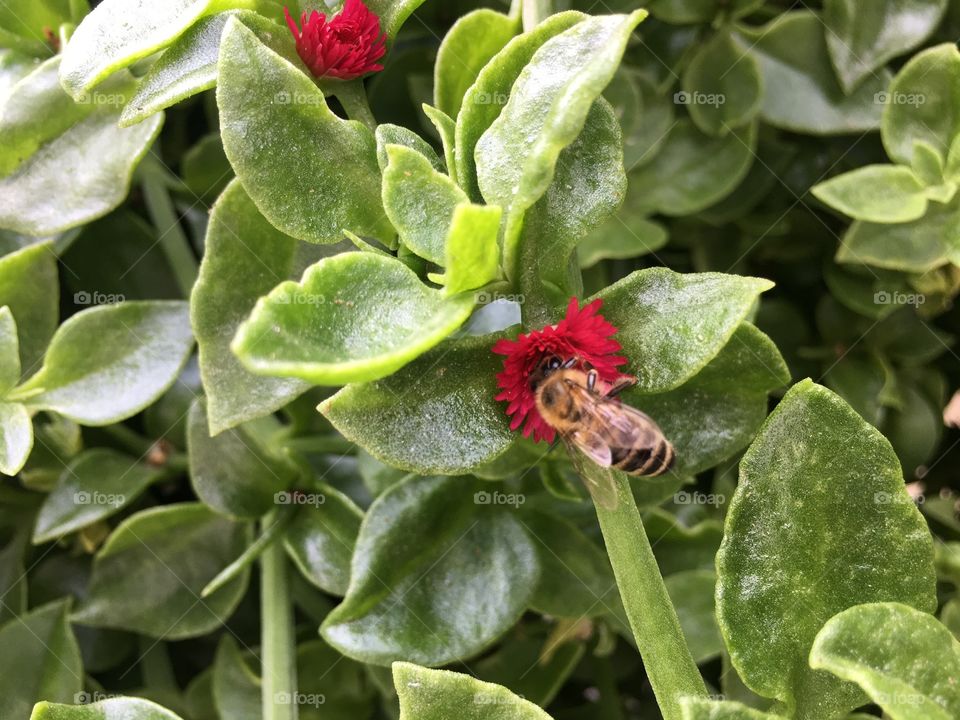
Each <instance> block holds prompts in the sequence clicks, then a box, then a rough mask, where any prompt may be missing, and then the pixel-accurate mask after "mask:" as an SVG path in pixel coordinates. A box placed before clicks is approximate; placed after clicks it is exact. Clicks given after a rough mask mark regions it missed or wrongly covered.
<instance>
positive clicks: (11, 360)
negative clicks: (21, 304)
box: [0, 305, 20, 397]
mask: <svg viewBox="0 0 960 720" xmlns="http://www.w3.org/2000/svg"><path fill="white" fill-rule="evenodd" d="M18 382H20V342H19V341H18V339H17V321H16V320H15V319H14V317H13V313H12V312H10V308H9V306H7V305H4V306H3V307H0V397H3V396H5V395H6V394H7V392H9V391H10V390H11V389H12V388H13V386H14V385H16V384H17V383H18Z"/></svg>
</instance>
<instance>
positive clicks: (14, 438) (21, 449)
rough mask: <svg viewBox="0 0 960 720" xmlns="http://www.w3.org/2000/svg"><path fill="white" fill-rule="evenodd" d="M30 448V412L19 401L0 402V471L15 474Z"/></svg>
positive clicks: (31, 432) (25, 459) (21, 465)
mask: <svg viewBox="0 0 960 720" xmlns="http://www.w3.org/2000/svg"><path fill="white" fill-rule="evenodd" d="M32 449H33V425H32V423H31V422H30V413H29V412H28V411H27V409H26V408H25V407H24V406H23V405H21V404H20V403H6V402H5V403H0V473H3V474H4V475H16V474H17V473H18V472H20V470H22V469H23V466H24V465H25V464H26V462H27V458H28V457H30V451H31V450H32Z"/></svg>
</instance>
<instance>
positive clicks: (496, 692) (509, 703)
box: [393, 662, 550, 720]
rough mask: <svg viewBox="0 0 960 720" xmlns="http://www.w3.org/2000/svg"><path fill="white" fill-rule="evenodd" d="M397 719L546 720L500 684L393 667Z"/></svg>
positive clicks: (401, 665)
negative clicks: (398, 708) (398, 716)
mask: <svg viewBox="0 0 960 720" xmlns="http://www.w3.org/2000/svg"><path fill="white" fill-rule="evenodd" d="M393 682H394V685H395V686H396V688H397V695H399V696H400V720H449V719H450V718H452V717H456V718H460V719H461V720H550V716H549V715H547V713H545V712H544V711H543V710H541V709H540V708H539V707H537V706H536V705H534V704H533V703H531V702H528V701H527V700H524V699H523V698H522V697H520V696H518V695H514V694H513V693H512V692H510V691H509V690H507V689H506V688H505V687H503V686H502V685H494V684H492V683H487V682H483V681H481V680H477V679H476V678H473V677H470V676H469V675H462V674H460V673H455V672H450V671H449V670H428V669H427V668H424V667H419V666H417V665H413V664H411V663H406V662H396V663H394V664H393Z"/></svg>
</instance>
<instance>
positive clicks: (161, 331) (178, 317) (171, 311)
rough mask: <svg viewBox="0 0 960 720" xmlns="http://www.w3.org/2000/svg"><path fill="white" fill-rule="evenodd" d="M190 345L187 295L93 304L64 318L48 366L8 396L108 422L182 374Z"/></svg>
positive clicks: (90, 421) (136, 408) (85, 420)
mask: <svg viewBox="0 0 960 720" xmlns="http://www.w3.org/2000/svg"><path fill="white" fill-rule="evenodd" d="M192 347H193V337H192V335H191V334H190V322H189V318H188V315H187V306H186V303H183V302H178V301H163V300H155V301H144V302H124V303H120V304H119V305H101V306H98V307H94V308H90V309H89V310H84V311H82V312H79V313H77V314H76V315H74V316H73V317H71V318H70V319H69V320H67V321H66V322H65V323H64V324H63V325H61V326H60V328H59V329H58V330H57V333H56V334H55V335H54V337H53V340H52V341H51V342H50V347H49V349H48V350H47V354H46V357H45V358H44V361H43V367H41V368H40V370H39V371H38V372H37V373H36V375H34V376H33V377H31V378H30V379H29V380H28V381H27V382H25V383H24V384H23V385H21V386H20V387H19V388H17V389H16V390H14V391H13V393H11V395H10V398H11V399H18V400H21V401H22V402H24V403H26V404H27V405H28V406H29V407H31V408H38V409H42V410H53V411H54V412H58V413H60V414H61V415H65V416H67V417H68V418H70V419H71V420H75V421H76V422H78V423H81V424H83V425H110V424H111V423H115V422H119V421H120V420H124V419H126V418H128V417H130V416H131V415H135V414H136V413H138V412H140V411H141V410H143V409H144V408H145V407H147V406H148V405H151V404H152V403H153V402H154V401H155V400H156V399H157V398H158V397H160V396H161V395H162V394H163V393H164V392H165V391H166V389H167V388H168V387H170V386H171V385H172V384H173V383H174V381H175V380H176V379H177V377H178V376H179V375H180V371H181V370H182V369H183V366H184V364H185V363H186V362H187V358H188V357H189V355H190V350H191V349H192Z"/></svg>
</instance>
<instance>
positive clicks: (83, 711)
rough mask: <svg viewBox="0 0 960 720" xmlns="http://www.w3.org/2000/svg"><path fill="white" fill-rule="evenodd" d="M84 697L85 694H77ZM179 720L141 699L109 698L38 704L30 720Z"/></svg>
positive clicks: (170, 713) (157, 706) (174, 715)
mask: <svg viewBox="0 0 960 720" xmlns="http://www.w3.org/2000/svg"><path fill="white" fill-rule="evenodd" d="M78 695H79V696H81V697H82V696H85V695H86V693H78ZM121 718H136V719H137V720H180V716H179V715H176V714H174V713H172V712H170V711H169V710H167V709H166V708H162V707H160V706H159V705H157V704H156V703H154V702H150V701H149V700H144V699H142V698H127V697H111V698H107V699H106V700H101V701H100V702H96V703H90V704H88V705H58V704H55V703H48V702H42V703H38V704H37V706H36V707H35V708H34V709H33V714H32V715H31V716H30V720H120V719H121Z"/></svg>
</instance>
